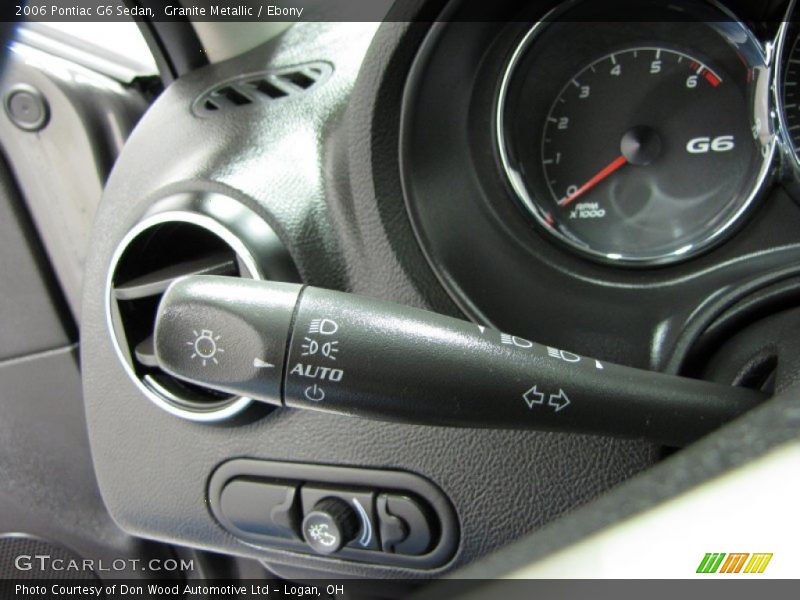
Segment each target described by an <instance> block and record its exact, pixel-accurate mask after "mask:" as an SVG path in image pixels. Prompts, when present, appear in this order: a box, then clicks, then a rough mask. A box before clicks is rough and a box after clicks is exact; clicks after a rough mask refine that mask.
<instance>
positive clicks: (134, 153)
mask: <svg viewBox="0 0 800 600" xmlns="http://www.w3.org/2000/svg"><path fill="white" fill-rule="evenodd" d="M371 27H372V26H370V25H369V24H366V25H365V24H361V25H345V24H339V25H336V26H325V25H321V24H309V25H299V26H297V27H295V28H293V29H292V30H290V31H289V32H288V33H287V34H286V36H285V37H282V38H279V39H277V40H275V41H274V42H272V43H271V44H270V45H268V46H266V47H262V48H259V49H256V50H255V51H253V52H251V53H249V54H247V55H245V56H244V57H242V58H241V59H238V60H236V61H232V62H227V63H222V64H220V65H215V66H212V67H209V68H206V69H203V70H201V71H198V72H195V73H192V74H191V75H188V76H186V77H184V78H183V79H181V80H179V81H178V82H176V83H175V84H174V85H173V86H171V87H170V88H169V89H167V90H166V91H165V92H164V94H162V96H161V97H160V98H159V99H158V101H157V102H156V104H155V105H154V107H153V108H152V110H151V111H150V112H149V113H148V114H147V115H146V116H145V117H144V119H143V120H142V121H141V122H140V123H139V125H138V126H137V128H136V130H135V131H134V132H133V134H132V136H131V138H130V139H129V142H128V145H127V146H126V148H125V150H124V151H123V154H122V156H121V157H120V160H119V161H118V163H117V165H116V167H115V169H114V172H113V173H112V175H111V177H110V179H109V184H108V188H107V191H106V194H105V198H104V201H103V204H102V207H101V209H100V211H99V214H98V219H97V223H96V227H95V230H94V237H93V241H92V253H91V256H90V260H89V264H88V266H87V274H86V283H85V290H86V292H85V302H84V306H83V315H84V321H83V328H82V332H81V333H82V363H83V372H84V382H85V387H84V390H85V397H86V409H87V419H88V424H89V431H90V438H91V442H92V451H93V456H94V459H95V466H96V470H97V474H98V479H99V482H100V487H101V491H102V494H103V498H104V499H105V501H106V503H107V505H108V507H109V510H110V511H111V513H112V515H113V516H114V518H115V519H116V520H117V521H118V522H119V523H120V525H121V526H122V527H123V528H125V529H126V530H128V531H130V532H132V533H136V534H139V535H142V536H144V537H151V538H158V539H162V540H170V541H176V542H181V543H184V544H190V545H194V546H198V547H202V548H208V549H215V550H219V551H226V552H232V553H239V554H242V555H249V556H259V557H261V558H264V559H267V560H269V561H272V562H276V563H284V564H290V565H293V566H305V567H314V568H318V569H322V570H334V571H336V572H338V573H340V574H354V575H372V576H381V575H383V576H388V575H391V574H395V575H399V574H402V573H403V571H400V570H391V569H386V568H375V569H372V568H369V567H365V566H363V565H355V564H349V563H344V562H340V561H336V560H333V559H324V558H301V557H298V556H297V555H293V554H289V553H286V552H280V551H268V550H263V551H261V550H258V549H256V548H253V547H251V546H248V545H245V544H243V543H241V542H239V541H237V540H236V539H234V538H233V537H232V536H231V535H230V534H228V533H226V532H225V531H224V530H222V528H220V527H219V525H217V524H216V523H215V522H214V521H213V519H212V517H211V515H210V514H209V511H208V507H207V505H206V499H205V487H206V481H207V478H208V476H209V474H210V473H211V472H212V471H213V469H214V468H215V467H216V466H217V465H218V464H219V463H221V462H223V461H224V460H226V459H228V458H231V457H237V456H252V457H258V458H267V459H277V460H291V461H307V462H325V463H329V464H345V465H359V466H367V467H387V468H395V469H400V470H409V471H412V472H415V473H419V474H421V475H423V476H425V477H426V478H428V479H430V480H431V481H432V482H434V483H435V484H436V485H438V486H439V487H440V488H441V489H442V490H443V491H444V492H445V493H446V494H447V495H448V497H449V498H450V500H451V501H452V502H453V504H454V506H455V509H456V512H457V515H458V519H459V522H460V527H461V529H462V544H461V546H460V548H459V551H458V553H457V555H456V557H455V559H454V560H453V561H452V562H451V563H450V565H449V566H453V565H458V564H463V563H465V562H467V561H469V560H472V559H474V558H476V557H478V556H481V555H483V554H485V553H487V552H489V551H491V550H493V549H496V548H498V547H500V546H503V545H505V544H506V543H508V542H509V541H511V540H513V539H515V538H516V537H519V536H520V535H522V534H524V533H526V532H528V531H531V530H533V529H536V528H537V527H540V526H541V525H542V524H544V523H546V522H547V521H549V520H551V519H552V518H554V517H555V516H556V515H558V514H561V513H564V512H565V511H568V510H570V509H571V508H573V507H575V506H576V505H578V504H580V503H583V502H585V501H587V500H589V499H591V498H593V497H595V496H596V495H597V494H599V493H600V492H601V491H603V490H605V489H607V488H609V487H611V486H613V485H614V484H616V483H617V482H619V481H621V480H623V479H625V478H627V477H629V476H630V475H632V474H633V473H636V472H637V471H639V470H641V469H643V468H644V467H646V466H647V465H649V464H650V463H651V462H652V461H653V460H654V458H655V450H654V449H652V448H651V447H649V446H647V445H643V444H641V443H637V442H623V441H615V440H609V439H604V438H599V437H583V436H573V435H556V434H545V433H525V432H517V433H508V432H501V431H486V430H484V431H479V430H455V429H445V428H422V427H407V426H401V425H393V424H383V423H372V422H368V421H362V420H358V419H352V418H347V417H337V416H327V415H315V414H309V413H303V412H300V411H292V410H281V411H276V412H275V413H273V414H272V415H269V416H267V417H263V418H260V419H255V420H253V421H252V422H250V423H249V424H245V425H241V426H232V425H221V426H206V425H200V424H193V423H189V422H186V421H182V420H180V419H178V418H175V417H172V416H170V415H167V414H165V413H164V412H162V411H161V410H159V409H158V408H157V407H155V406H154V405H153V404H152V403H150V402H149V401H147V400H146V399H145V398H143V397H142V396H141V395H140V394H139V393H138V392H137V390H136V388H135V387H134V385H133V384H132V383H131V381H130V380H129V379H128V378H127V377H126V375H125V373H124V371H123V369H122V366H121V365H120V364H119V363H118V362H117V360H116V358H115V357H114V354H113V351H112V347H111V340H110V337H109V332H108V330H107V327H106V322H105V315H104V313H103V304H104V293H105V281H106V273H107V269H108V264H109V260H110V257H111V254H112V252H113V250H114V248H115V246H116V244H117V243H118V242H119V240H120V239H121V238H122V236H123V235H124V234H125V233H126V232H127V230H128V229H129V228H130V227H131V225H132V224H133V223H134V222H135V221H136V220H137V219H138V218H139V217H140V216H141V214H142V213H143V212H144V211H146V209H147V208H148V207H149V206H150V204H151V203H152V202H153V201H154V200H155V199H156V198H158V197H163V196H164V195H167V194H168V193H170V192H172V191H176V190H182V189H218V190H222V191H224V192H226V193H227V194H229V195H231V196H233V197H235V198H238V199H240V200H241V201H243V202H245V203H246V204H248V205H249V206H251V207H253V208H254V209H255V210H256V211H258V212H259V213H260V214H262V215H263V216H264V217H265V219H266V220H267V221H268V222H269V223H270V224H271V225H272V226H273V228H274V229H275V231H276V232H277V233H278V234H279V236H281V238H282V239H283V241H284V242H285V243H286V245H287V247H288V248H289V250H290V252H291V253H292V255H293V258H294V259H295V261H296V263H297V265H298V268H299V270H300V272H301V274H302V275H303V277H304V280H305V281H306V282H307V283H311V284H314V285H318V286H321V287H332V288H340V289H353V290H357V291H359V292H362V293H365V294H366V295H373V296H378V297H382V298H386V299H394V300H396V301H398V302H401V303H405V304H411V305H416V306H422V307H425V306H427V307H431V308H433V309H435V310H438V311H444V312H449V313H451V314H452V313H453V312H454V310H453V307H452V304H450V303H449V301H448V300H447V298H446V295H445V294H444V292H443V291H442V290H441V288H439V287H438V284H437V283H436V281H435V279H434V278H433V276H432V274H431V273H430V271H429V269H428V267H427V265H426V264H425V263H424V262H423V261H422V260H420V259H421V253H420V251H419V249H418V248H417V246H416V244H415V241H414V239H413V236H412V235H411V230H410V227H409V225H408V221H407V217H406V216H405V213H404V210H403V207H402V205H401V204H398V203H397V202H398V200H397V193H398V190H399V187H397V182H398V176H397V170H396V169H397V164H396V158H394V157H392V156H391V155H386V154H384V153H382V152H381V151H382V150H386V149H391V148H393V147H394V148H396V145H395V144H396V131H397V129H396V115H397V114H398V113H397V112H396V111H392V112H388V113H386V114H385V122H384V116H382V114H383V111H385V110H386V108H387V106H386V105H387V103H388V104H394V105H395V106H399V101H400V96H399V94H400V92H401V89H402V82H403V78H404V73H405V71H404V69H405V68H406V67H407V63H408V61H409V60H410V58H411V57H412V56H413V52H414V51H415V49H416V47H417V44H418V41H419V35H418V34H419V33H420V31H419V29H417V26H414V27H412V28H411V30H409V28H408V27H407V26H405V25H402V24H386V25H384V26H382V27H381V30H380V32H379V34H378V37H377V38H376V40H375V42H374V44H373V50H372V51H371V53H370V58H369V61H368V63H367V64H366V66H365V68H364V70H363V72H362V74H361V77H360V79H359V91H358V92H357V94H355V95H354V96H353V97H352V98H350V97H349V96H348V93H349V92H350V90H351V88H352V86H353V82H354V80H355V76H356V72H357V69H358V67H359V63H360V60H361V58H362V53H363V51H364V50H365V48H366V44H367V42H368V41H369V39H370V36H371V34H372V30H371ZM406 34H408V35H406ZM308 60H328V61H330V62H331V63H332V64H333V65H334V73H333V74H332V76H331V78H330V79H329V80H328V81H327V82H326V84H325V85H323V86H320V87H319V88H318V89H315V90H312V91H311V92H309V93H306V94H302V95H298V97H297V98H296V99H292V100H290V101H287V102H283V103H273V104H272V105H270V106H253V107H252V109H251V108H250V107H246V108H243V109H242V110H240V111H232V112H235V113H236V114H235V115H233V114H229V115H221V117H222V118H219V119H212V120H208V119H206V120H203V121H200V120H198V119H196V118H195V117H193V116H192V115H191V112H190V105H191V101H192V100H193V98H195V97H196V95H197V94H198V93H199V92H200V91H202V90H203V89H205V88H206V87H207V86H209V85H210V84H213V83H214V82H216V81H220V80H222V79H224V78H227V77H231V76H234V75H236V74H238V73H240V72H244V71H247V70H260V69H264V68H272V67H280V66H286V65H290V64H296V63H298V62H303V61H308ZM387 69H388V71H387ZM376 96H378V98H377V101H376ZM348 103H349V112H348V114H347V119H346V120H344V119H343V118H342V117H343V114H344V111H345V109H346V107H347V106H348ZM346 125H347V127H348V129H347V131H345V129H344V128H345V126H346ZM378 125H379V126H378ZM374 126H377V127H376V128H375V129H374V130H373V127H374ZM165 131H168V132H169V135H168V136H165V135H164V132H165ZM373 157H374V158H375V161H376V164H374V165H373ZM372 173H378V175H379V176H380V177H379V178H378V179H374V178H373V175H372ZM351 182H352V183H353V186H352V187H351ZM391 188H393V192H394V193H393V194H392V195H389V194H385V195H384V192H387V190H388V189H391ZM406 574H408V575H413V574H414V573H412V572H406Z"/></svg>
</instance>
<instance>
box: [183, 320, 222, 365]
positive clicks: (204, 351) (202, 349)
mask: <svg viewBox="0 0 800 600" xmlns="http://www.w3.org/2000/svg"><path fill="white" fill-rule="evenodd" d="M192 333H193V334H194V341H192V342H186V344H187V345H188V346H191V347H192V350H193V353H192V359H195V358H197V359H200V360H202V361H203V366H204V367H205V366H206V365H207V364H208V361H209V360H211V361H213V362H214V364H215V365H218V364H219V361H218V360H217V354H220V353H222V352H225V350H224V349H223V348H220V347H219V344H218V342H219V338H220V336H218V335H216V336H215V335H214V332H213V331H211V330H210V329H202V330H200V333H197V331H194V330H193V331H192Z"/></svg>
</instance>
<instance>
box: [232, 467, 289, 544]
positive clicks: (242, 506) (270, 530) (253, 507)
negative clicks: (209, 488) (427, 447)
mask: <svg viewBox="0 0 800 600" xmlns="http://www.w3.org/2000/svg"><path fill="white" fill-rule="evenodd" d="M296 504H297V487H296V486H294V485H285V484H276V483H266V482H264V481H252V480H248V479H244V478H236V479H234V480H232V481H230V482H228V483H227V484H226V485H225V487H224V488H223V490H222V495H221V496H220V510H221V511H222V514H224V515H225V516H226V517H227V519H228V520H229V521H230V522H231V523H232V524H233V525H234V527H235V528H236V529H238V530H241V531H246V532H248V533H252V534H255V535H265V536H270V537H277V538H288V539H291V538H293V537H295V531H296V530H297V507H296Z"/></svg>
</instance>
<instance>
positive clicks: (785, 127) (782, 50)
mask: <svg viewBox="0 0 800 600" xmlns="http://www.w3.org/2000/svg"><path fill="white" fill-rule="evenodd" d="M796 5H797V2H796V0H790V2H789V5H788V6H787V7H786V14H785V15H784V18H783V21H782V22H781V25H780V27H779V28H778V34H777V35H776V37H775V59H774V61H773V84H772V92H773V103H774V104H775V107H776V109H775V114H776V119H777V121H778V135H779V138H780V139H779V143H780V147H781V155H782V158H783V164H784V165H785V166H787V165H788V167H789V172H786V170H785V169H784V173H783V176H784V179H788V180H790V181H792V182H794V183H795V184H796V186H797V187H800V183H798V182H800V156H799V155H798V153H799V152H800V148H796V147H795V144H794V141H793V140H792V136H791V134H790V133H789V124H788V123H787V120H786V109H785V107H784V101H783V100H784V98H783V88H784V80H785V68H784V66H785V65H784V62H785V57H786V55H787V53H788V54H791V52H790V51H789V48H788V47H787V44H791V43H793V42H794V40H792V39H789V38H788V35H789V30H790V28H791V26H792V17H793V16H794V13H795V8H796ZM796 34H797V37H800V28H798V30H797V31H796Z"/></svg>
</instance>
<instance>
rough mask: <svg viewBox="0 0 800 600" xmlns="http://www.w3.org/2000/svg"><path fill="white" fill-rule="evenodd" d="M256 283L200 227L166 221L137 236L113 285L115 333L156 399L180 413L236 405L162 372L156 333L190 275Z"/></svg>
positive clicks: (137, 374)
mask: <svg viewBox="0 0 800 600" xmlns="http://www.w3.org/2000/svg"><path fill="white" fill-rule="evenodd" d="M211 274H213V275H228V276H231V277H252V276H253V274H252V273H251V272H250V271H249V270H248V269H247V267H246V266H245V265H244V263H243V262H242V259H241V257H240V256H238V254H237V253H236V251H235V250H234V249H233V248H232V247H231V245H230V244H228V243H227V242H226V241H225V240H224V239H222V238H221V237H220V236H219V235H217V234H216V233H214V232H212V231H210V230H209V229H207V228H205V227H202V226H200V225H197V224H195V223H189V222H180V221H165V222H163V223H157V224H154V225H152V226H150V227H146V228H145V229H143V230H142V231H140V232H138V233H137V234H136V235H135V236H134V237H133V238H132V239H131V240H130V241H129V242H128V243H127V245H126V246H125V248H124V251H123V252H122V254H121V255H120V257H119V259H118V260H117V263H116V268H115V270H114V273H113V277H112V280H111V290H110V293H111V297H112V301H113V312H114V315H115V319H114V325H115V327H114V329H115V333H116V336H117V341H118V343H119V346H120V349H121V351H122V352H123V353H124V354H125V355H126V356H125V357H124V358H125V359H126V362H127V364H128V366H129V367H130V368H131V370H132V372H133V374H134V376H135V377H136V378H137V379H138V380H139V381H140V382H141V384H142V385H143V386H144V387H145V388H146V389H148V390H149V391H150V392H151V393H153V394H155V395H157V396H159V397H161V398H162V399H163V400H165V401H167V402H170V403H171V404H174V405H176V406H178V407H180V408H183V409H186V410H190V411H196V412H201V413H202V412H207V411H216V410H220V409H221V408H224V407H225V406H226V405H228V404H231V403H233V402H235V401H236V400H237V398H235V397H234V396H228V395H223V394H219V393H217V392H214V391H211V390H206V389H203V388H200V387H197V386H193V385H190V384H187V383H185V382H182V381H179V380H177V379H175V378H173V377H171V376H170V375H167V374H166V373H164V372H163V371H161V369H160V368H159V366H158V363H157V362H156V358H155V352H154V349H153V329H154V326H155V318H156V311H157V309H158V304H159V301H160V300H161V296H162V294H163V293H164V292H165V291H166V289H167V287H168V286H169V284H170V283H172V282H173V281H175V280H176V279H177V278H179V277H184V276H187V275H211Z"/></svg>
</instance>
